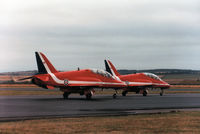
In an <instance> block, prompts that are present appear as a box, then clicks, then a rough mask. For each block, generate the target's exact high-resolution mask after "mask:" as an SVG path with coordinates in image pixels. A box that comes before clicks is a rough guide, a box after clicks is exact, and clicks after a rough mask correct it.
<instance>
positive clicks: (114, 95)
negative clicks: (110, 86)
mask: <svg viewBox="0 0 200 134" xmlns="http://www.w3.org/2000/svg"><path fill="white" fill-rule="evenodd" d="M116 98H117V90H115V93H114V94H113V99H116Z"/></svg>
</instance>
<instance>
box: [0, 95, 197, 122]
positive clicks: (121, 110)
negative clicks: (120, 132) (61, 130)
mask: <svg viewBox="0 0 200 134" xmlns="http://www.w3.org/2000/svg"><path fill="white" fill-rule="evenodd" d="M69 97H70V98H69V99H68V100H64V99H62V96H60V95H37V96H31V95H29V96H0V121H4V120H10V119H11V120H12V119H33V118H43V117H77V116H96V115H126V114H136V113H154V112H165V111H171V110H183V109H186V110H191V109H193V110H194V109H195V110H200V94H165V95H164V96H159V95H158V94H149V95H148V96H146V97H143V96H142V95H141V94H140V95H139V94H138V95H128V96H126V97H122V96H120V95H119V96H118V97H117V99H113V98H112V95H96V96H93V99H92V100H86V99H85V96H78V95H71V96H69Z"/></svg>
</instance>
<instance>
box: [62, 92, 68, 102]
mask: <svg viewBox="0 0 200 134" xmlns="http://www.w3.org/2000/svg"><path fill="white" fill-rule="evenodd" d="M68 96H69V93H66V92H64V93H63V98H64V99H65V100H66V99H68Z"/></svg>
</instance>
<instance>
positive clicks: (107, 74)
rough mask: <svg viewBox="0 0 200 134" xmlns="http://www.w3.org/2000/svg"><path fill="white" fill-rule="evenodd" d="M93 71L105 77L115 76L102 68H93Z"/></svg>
mask: <svg viewBox="0 0 200 134" xmlns="http://www.w3.org/2000/svg"><path fill="white" fill-rule="evenodd" d="M91 71H92V72H93V73H96V74H100V75H102V76H104V77H108V78H113V77H112V75H111V74H110V73H108V72H107V71H104V70H101V69H91Z"/></svg>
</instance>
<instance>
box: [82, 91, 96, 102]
mask: <svg viewBox="0 0 200 134" xmlns="http://www.w3.org/2000/svg"><path fill="white" fill-rule="evenodd" d="M94 92H95V91H94V90H85V91H84V94H85V97H86V99H87V100H91V99H92V95H93V94H94Z"/></svg>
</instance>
